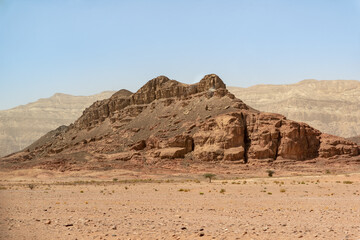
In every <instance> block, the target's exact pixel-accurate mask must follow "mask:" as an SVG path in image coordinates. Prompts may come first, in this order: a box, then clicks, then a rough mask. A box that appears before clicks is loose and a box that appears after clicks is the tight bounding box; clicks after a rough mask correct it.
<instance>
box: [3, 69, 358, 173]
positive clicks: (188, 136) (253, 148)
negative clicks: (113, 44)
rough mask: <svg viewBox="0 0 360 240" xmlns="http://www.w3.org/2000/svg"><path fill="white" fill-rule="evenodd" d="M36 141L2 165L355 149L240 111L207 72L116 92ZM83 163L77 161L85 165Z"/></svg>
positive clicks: (337, 153) (299, 156)
mask: <svg viewBox="0 0 360 240" xmlns="http://www.w3.org/2000/svg"><path fill="white" fill-rule="evenodd" d="M44 139H46V141H38V142H37V143H34V144H33V145H31V146H30V147H29V148H27V149H26V151H25V152H22V153H19V154H15V155H13V156H10V157H8V158H6V159H4V161H8V162H13V163H16V162H18V161H20V160H21V161H33V163H34V164H35V163H36V164H41V162H47V164H46V166H48V165H49V162H51V159H53V158H54V157H58V158H61V159H71V161H73V159H78V156H80V155H81V156H83V155H84V152H85V153H86V156H91V158H92V159H100V160H99V161H100V162H104V161H105V162H106V161H110V162H111V161H130V162H133V163H136V164H141V163H143V162H146V161H149V162H156V159H158V160H166V159H169V161H171V160H170V159H175V158H186V159H189V160H194V161H238V162H244V163H250V162H252V163H254V162H256V161H258V160H259V159H266V160H267V161H276V160H277V159H288V160H306V159H315V158H318V157H321V158H329V157H332V158H334V157H352V156H356V155H359V147H358V146H357V145H356V144H355V143H352V142H350V141H347V140H345V139H342V138H338V137H335V136H330V135H327V134H322V133H321V132H320V131H318V130H316V129H314V128H312V127H310V126H309V125H307V124H305V123H298V122H295V121H291V120H287V119H286V118H285V117H284V116H282V115H280V114H274V113H262V112H259V111H257V110H254V109H252V108H250V107H248V106H246V104H244V103H243V102H242V101H241V100H239V99H236V98H235V97H234V95H232V94H231V93H229V92H228V91H227V90H226V86H225V84H224V83H223V82H222V80H221V79H220V78H219V77H218V76H216V75H215V74H211V75H206V76H205V77H204V78H203V79H202V80H201V81H200V82H199V83H197V84H192V85H186V84H183V83H179V82H177V81H175V80H170V79H168V78H167V77H164V76H160V77H157V78H154V79H152V80H150V81H149V82H148V83H146V84H145V85H144V86H143V87H142V88H140V89H139V90H138V91H137V92H136V93H134V94H131V93H130V92H127V91H124V90H122V91H119V92H118V93H116V94H114V95H113V96H112V97H111V98H109V99H106V100H103V101H98V102H95V103H94V104H93V105H92V106H90V107H89V108H87V109H86V110H85V111H84V113H83V115H82V116H81V117H80V118H79V119H78V120H77V121H76V122H75V123H74V124H72V125H70V126H69V127H67V128H66V129H64V128H63V129H62V130H61V131H59V133H56V134H54V133H52V134H50V135H47V137H46V138H44ZM80 153H81V154H80ZM89 158H90V157H86V158H85V157H84V158H82V157H81V158H80V159H81V161H82V162H83V163H86V164H90V162H89V161H88V159H89ZM104 159H105V160H104ZM106 159H107V160H106ZM34 160H37V161H34ZM69 161H70V160H69ZM36 164H35V165H36ZM86 164H85V165H84V166H83V167H85V166H86ZM91 164H93V165H94V164H96V161H95V162H94V161H91ZM30 165H31V164H30ZM93 165H91V168H93V167H94V166H93ZM67 166H68V167H71V166H72V165H71V164H70V165H69V164H68V162H67ZM89 168H90V166H89Z"/></svg>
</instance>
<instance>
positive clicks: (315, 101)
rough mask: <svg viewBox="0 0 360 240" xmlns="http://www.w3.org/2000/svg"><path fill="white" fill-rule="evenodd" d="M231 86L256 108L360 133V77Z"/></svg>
mask: <svg viewBox="0 0 360 240" xmlns="http://www.w3.org/2000/svg"><path fill="white" fill-rule="evenodd" d="M228 90H229V91H230V92H231V93H233V94H235V96H236V97H238V98H241V99H242V100H243V101H244V102H245V103H246V104H248V105H250V106H251V107H253V108H255V109H258V110H260V111H265V112H276V113H280V114H282V115H284V116H286V117H287V118H288V119H292V120H295V121H300V122H305V123H307V124H309V125H310V126H312V127H315V128H316V129H319V130H320V131H321V132H325V133H328V134H332V135H336V136H341V137H352V136H357V135H360V124H359V122H360V81H355V80H321V81H320V80H304V81H301V82H298V83H295V84H289V85H265V84H262V85H256V86H252V87H248V88H240V87H228Z"/></svg>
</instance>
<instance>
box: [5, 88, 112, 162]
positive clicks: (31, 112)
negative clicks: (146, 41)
mask: <svg viewBox="0 0 360 240" xmlns="http://www.w3.org/2000/svg"><path fill="white" fill-rule="evenodd" d="M113 93H114V92H111V91H108V92H102V93H100V94H96V95H92V96H72V95H67V94H62V93H57V94H55V95H53V96H52V97H50V98H43V99H39V100H38V101H36V102H33V103H29V104H26V105H23V106H18V107H15V108H12V109H9V110H2V111H0V157H1V156H5V155H7V154H10V153H12V152H15V151H20V150H22V149H23V148H25V147H26V146H28V145H29V144H31V143H33V142H34V141H35V140H37V139H38V138H39V137H41V136H42V135H44V134H45V133H47V132H48V131H50V130H53V129H55V128H57V127H58V126H60V125H68V124H70V123H72V122H74V121H75V120H76V119H77V118H78V117H79V116H81V114H82V112H83V111H84V109H85V108H86V107H88V106H90V105H91V104H92V103H93V102H95V101H97V100H101V99H105V98H109V97H110V96H111V95H112V94H113Z"/></svg>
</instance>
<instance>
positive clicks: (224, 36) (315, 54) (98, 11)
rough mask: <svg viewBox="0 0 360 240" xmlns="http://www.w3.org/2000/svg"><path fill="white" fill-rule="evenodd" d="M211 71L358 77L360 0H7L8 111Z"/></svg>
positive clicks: (234, 75) (3, 58)
mask: <svg viewBox="0 0 360 240" xmlns="http://www.w3.org/2000/svg"><path fill="white" fill-rule="evenodd" d="M207 73H216V74H218V75H219V76H220V77H221V78H222V79H223V80H224V82H225V83H226V84H227V85H230V86H241V87H247V86H251V85H255V84H285V83H294V82H298V81H300V80H302V79H308V78H315V79H328V80H330V79H356V80H360V0H346V1H344V0H302V1H297V0H272V1H270V0H234V1H231V0H227V1H220V0H217V1H212V0H207V1H205V0H188V1H187V0H182V1H165V0H164V1H160V0H158V1H157V0H152V1H148V0H143V1H140V0H138V1H137V0H128V1H127V0H123V1H115V0H114V1H111V0H103V1H100V0H99V1H95V0H61V1H55V0H54V1H52V0H32V1H27V0H23V1H21V0H0V109H7V108H11V107H15V106H17V105H20V104H26V103H28V102H30V101H35V100H37V99H39V98H42V97H49V96H51V95H53V94H54V93H56V92H62V93H68V94H73V95H90V94H94V93H99V92H101V91H105V90H119V89H122V88H125V89H129V90H131V91H136V90H137V89H138V88H139V87H141V86H142V85H143V84H144V83H146V82H147V81H148V80H150V79H152V78H153V77H156V76H158V75H166V76H168V77H169V78H172V79H176V80H178V81H181V82H185V83H193V82H195V81H198V80H200V79H201V77H202V76H203V75H205V74H207Z"/></svg>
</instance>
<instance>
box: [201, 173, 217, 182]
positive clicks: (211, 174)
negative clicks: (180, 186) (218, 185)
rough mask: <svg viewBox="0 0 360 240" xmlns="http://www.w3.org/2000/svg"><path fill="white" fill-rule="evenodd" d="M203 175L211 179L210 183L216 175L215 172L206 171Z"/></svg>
mask: <svg viewBox="0 0 360 240" xmlns="http://www.w3.org/2000/svg"><path fill="white" fill-rule="evenodd" d="M203 176H204V177H205V178H208V179H209V183H211V180H212V179H213V178H215V177H216V175H215V174H213V173H205V174H204V175H203Z"/></svg>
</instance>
